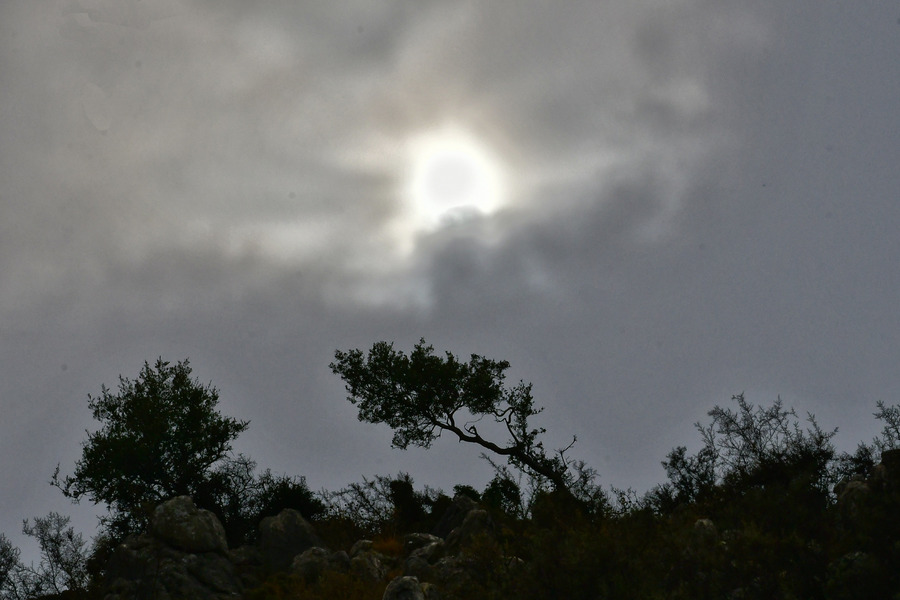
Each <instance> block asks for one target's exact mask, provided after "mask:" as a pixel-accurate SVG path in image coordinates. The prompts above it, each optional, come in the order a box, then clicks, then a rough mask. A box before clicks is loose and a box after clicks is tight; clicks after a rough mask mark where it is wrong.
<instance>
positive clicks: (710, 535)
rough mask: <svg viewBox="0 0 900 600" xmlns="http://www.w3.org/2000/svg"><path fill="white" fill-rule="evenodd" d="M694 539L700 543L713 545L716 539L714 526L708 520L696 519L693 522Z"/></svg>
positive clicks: (716, 534)
mask: <svg viewBox="0 0 900 600" xmlns="http://www.w3.org/2000/svg"><path fill="white" fill-rule="evenodd" d="M694 537H695V538H696V539H697V540H698V541H700V542H702V543H714V542H715V541H716V538H717V537H718V531H716V524H715V523H713V522H712V521H711V520H710V519H697V520H696V521H694Z"/></svg>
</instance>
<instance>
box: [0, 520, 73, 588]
mask: <svg viewBox="0 0 900 600" xmlns="http://www.w3.org/2000/svg"><path fill="white" fill-rule="evenodd" d="M69 521H70V518H69V517H65V516H63V515H60V514H59V513H56V512H51V513H49V514H48V515H47V516H46V517H35V518H34V523H33V524H31V523H30V522H29V521H28V520H26V521H24V522H23V523H22V533H24V534H25V535H27V536H29V537H32V538H34V539H35V540H37V543H38V547H39V549H40V562H39V563H38V564H37V565H35V564H33V563H32V564H29V565H25V564H23V563H22V562H21V561H20V560H19V556H20V553H19V549H18V548H15V547H13V546H12V544H11V543H10V542H9V540H8V539H7V538H6V536H4V535H2V534H0V599H2V600H27V599H32V598H40V597H44V596H48V595H51V594H54V595H56V594H62V593H63V592H68V593H69V595H70V597H75V596H74V594H81V593H84V592H85V591H86V590H87V586H88V571H87V560H88V553H87V551H86V549H85V546H86V542H85V541H84V538H83V537H82V535H81V534H80V533H76V532H75V529H74V528H73V527H71V526H69Z"/></svg>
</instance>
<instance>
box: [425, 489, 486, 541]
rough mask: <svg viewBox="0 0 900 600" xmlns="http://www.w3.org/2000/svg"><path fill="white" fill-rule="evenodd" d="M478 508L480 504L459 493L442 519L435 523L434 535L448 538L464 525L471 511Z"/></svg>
mask: <svg viewBox="0 0 900 600" xmlns="http://www.w3.org/2000/svg"><path fill="white" fill-rule="evenodd" d="M476 508H478V504H477V503H476V502H475V501H474V500H472V499H471V498H469V497H468V496H466V495H464V494H457V495H456V496H455V497H454V498H453V504H451V505H450V508H448V509H447V511H446V512H445V513H444V514H443V516H441V520H440V521H438V524H437V525H435V527H434V531H433V532H432V533H434V535H436V536H438V537H441V538H446V537H447V536H448V535H450V532H451V531H453V530H454V529H456V528H457V527H459V526H460V525H462V522H463V521H464V520H465V518H466V515H467V514H469V511H471V510H474V509H476Z"/></svg>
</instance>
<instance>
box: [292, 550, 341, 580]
mask: <svg viewBox="0 0 900 600" xmlns="http://www.w3.org/2000/svg"><path fill="white" fill-rule="evenodd" d="M330 556H331V555H330V553H329V552H328V550H326V549H325V548H319V547H317V546H316V547H313V548H309V549H307V550H305V551H304V552H303V553H302V554H298V555H297V556H296V557H295V558H294V561H293V563H292V564H291V572H293V573H294V574H296V575H298V576H300V577H302V578H303V579H304V580H305V581H307V582H313V581H316V580H317V579H318V578H319V577H321V576H322V573H324V572H325V570H326V569H328V566H329V563H328V559H329V558H330Z"/></svg>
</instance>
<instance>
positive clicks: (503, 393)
mask: <svg viewBox="0 0 900 600" xmlns="http://www.w3.org/2000/svg"><path fill="white" fill-rule="evenodd" d="M334 356H335V361H334V362H332V363H331V364H330V365H329V366H330V367H331V370H332V371H333V372H334V373H335V374H337V375H340V376H341V378H342V379H343V380H344V382H345V384H346V389H347V392H348V393H349V394H350V395H349V397H348V398H347V399H348V400H349V401H350V402H351V403H352V404H354V405H357V406H358V407H359V420H360V421H365V422H368V423H385V424H386V425H388V426H389V427H391V428H392V429H393V430H394V437H393V440H392V445H393V446H394V447H395V448H401V449H406V448H408V447H409V446H410V445H412V446H419V447H422V448H429V447H430V446H431V444H432V442H434V440H436V439H437V438H438V437H440V435H441V433H443V432H445V431H446V432H448V433H452V434H454V435H455V436H456V437H457V438H458V439H459V441H461V442H468V443H472V444H477V445H479V446H481V447H483V448H486V449H487V450H490V451H491V452H494V453H495V454H498V455H500V456H504V457H506V458H507V460H508V461H509V462H510V464H512V465H513V466H515V467H516V468H519V469H522V470H525V471H527V472H529V473H531V474H534V475H536V476H538V477H543V478H546V480H549V481H550V482H551V483H552V484H553V486H554V488H555V489H557V490H563V491H568V490H569V484H570V477H569V475H568V467H569V464H570V461H568V460H566V458H565V451H566V450H568V449H569V448H571V444H570V445H569V447H568V448H565V449H562V450H559V451H558V455H557V456H554V457H549V456H547V454H546V452H545V451H544V446H543V442H541V441H539V440H538V437H539V436H540V435H541V434H543V433H545V430H544V429H543V428H532V427H531V425H529V422H528V420H529V419H530V418H531V417H534V416H535V415H537V414H539V413H540V412H541V411H542V410H543V409H541V408H535V406H534V400H533V398H532V396H531V387H532V386H531V384H530V383H529V384H526V383H524V382H521V381H520V382H519V384H518V385H516V386H514V387H505V386H504V379H505V371H506V370H507V369H508V368H509V363H508V362H506V361H495V360H491V359H487V358H484V357H483V356H479V355H477V354H472V355H471V358H470V360H469V362H460V361H459V360H458V359H457V358H456V357H455V356H454V355H453V354H451V353H450V352H447V353H445V355H444V356H443V357H441V356H438V355H436V354H435V353H434V348H433V347H432V346H430V345H427V344H426V343H425V340H424V339H422V340H419V343H418V344H416V345H415V347H414V349H413V351H412V352H411V353H410V354H409V356H407V355H406V354H404V353H403V352H400V351H397V350H394V347H393V344H391V343H388V342H377V343H376V344H375V345H373V346H372V349H371V350H370V351H369V352H368V354H364V353H363V351H362V350H359V349H355V350H350V351H348V352H343V351H340V350H337V351H336V352H335V354H334ZM485 418H488V419H490V420H492V421H493V423H495V424H497V425H500V426H501V428H502V429H505V431H506V434H507V435H508V439H507V441H506V442H505V443H504V444H498V443H496V442H493V441H491V440H489V439H487V438H485V437H483V436H482V435H481V433H479V431H478V429H477V426H476V424H477V423H479V422H481V421H482V420H483V419H485ZM573 444H574V440H573Z"/></svg>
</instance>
